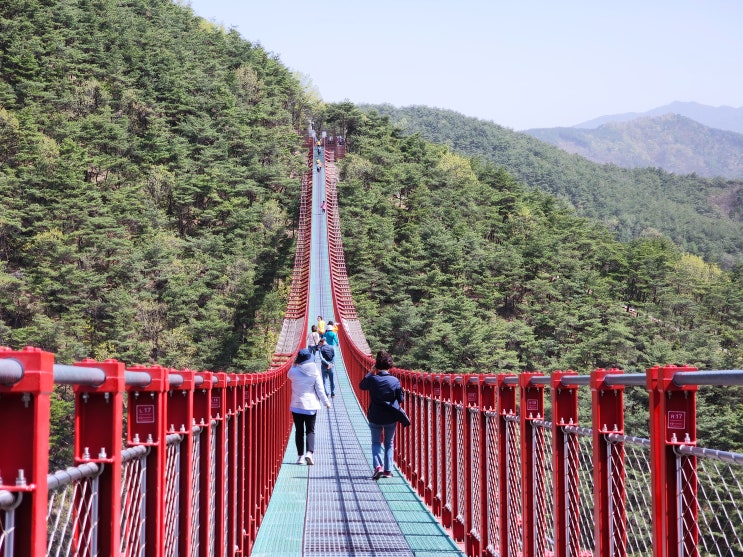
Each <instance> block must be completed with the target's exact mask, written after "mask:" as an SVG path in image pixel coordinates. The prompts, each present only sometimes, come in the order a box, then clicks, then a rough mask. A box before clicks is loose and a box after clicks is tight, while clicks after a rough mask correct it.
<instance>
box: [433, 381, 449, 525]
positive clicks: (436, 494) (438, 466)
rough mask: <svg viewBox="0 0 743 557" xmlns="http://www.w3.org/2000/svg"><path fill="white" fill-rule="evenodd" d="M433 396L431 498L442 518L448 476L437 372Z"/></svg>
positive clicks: (435, 510)
mask: <svg viewBox="0 0 743 557" xmlns="http://www.w3.org/2000/svg"><path fill="white" fill-rule="evenodd" d="M431 398H432V399H433V408H434V410H433V416H432V418H431V429H432V434H431V455H432V458H433V474H432V476H433V477H432V479H431V481H432V483H433V493H432V498H431V509H432V510H433V514H434V515H435V516H437V517H438V518H441V507H442V503H441V500H442V497H443V494H442V488H441V486H442V482H443V480H444V478H445V477H446V473H445V472H444V471H443V470H442V468H443V467H442V461H443V458H444V457H443V454H444V451H443V447H444V441H443V429H444V428H443V424H444V421H443V408H444V407H443V403H442V387H441V375H440V374H436V375H434V376H433V381H432V387H431Z"/></svg>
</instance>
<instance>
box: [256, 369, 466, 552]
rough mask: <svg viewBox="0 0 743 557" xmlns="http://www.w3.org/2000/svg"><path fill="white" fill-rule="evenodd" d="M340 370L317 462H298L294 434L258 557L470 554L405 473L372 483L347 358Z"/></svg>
mask: <svg viewBox="0 0 743 557" xmlns="http://www.w3.org/2000/svg"><path fill="white" fill-rule="evenodd" d="M336 366H337V367H338V369H337V371H336V397H335V398H334V399H332V401H333V408H332V409H331V410H326V409H323V410H322V411H321V412H320V413H319V414H318V418H317V424H316V427H315V434H316V438H315V450H316V452H315V465H314V466H305V465H298V464H296V460H297V455H296V448H295V447H294V433H293V432H292V435H291V438H290V440H289V443H288V445H287V451H286V455H285V456H284V462H283V465H282V467H281V471H280V473H279V479H278V482H277V484H276V488H275V490H274V493H273V495H272V497H271V502H270V504H269V507H268V512H267V513H266V516H265V517H264V520H263V523H262V525H261V528H260V530H259V532H258V538H257V540H256V543H255V545H254V547H253V551H252V552H251V555H252V556H254V557H261V556H269V555H286V556H289V555H303V556H312V557H322V556H342V555H353V556H358V557H367V556H385V555H394V556H401V557H402V556H414V557H433V556H435V555H438V556H463V553H462V551H461V549H460V548H459V547H458V546H457V544H456V543H455V542H454V541H453V540H452V539H451V538H450V537H449V535H448V534H447V533H446V531H445V530H444V528H443V527H442V526H441V525H440V524H439V523H438V522H437V521H436V519H435V518H434V517H433V515H432V514H431V513H430V512H429V510H428V508H427V507H426V506H425V505H424V504H423V502H422V501H421V500H420V498H419V497H418V495H417V494H416V493H415V492H414V491H413V489H412V488H411V486H410V485H409V484H408V483H407V481H406V480H405V479H404V478H403V477H402V476H400V474H399V472H398V471H397V470H395V471H394V476H393V477H392V478H382V479H380V480H378V481H374V480H372V479H371V478H370V477H371V473H372V468H371V438H370V436H369V427H368V425H367V422H366V418H365V415H364V412H363V411H362V409H361V408H360V407H359V404H358V402H357V400H356V397H355V396H354V394H353V391H352V389H351V386H350V384H349V381H348V376H347V375H346V371H345V367H344V366H343V362H342V359H341V357H340V354H339V355H338V356H337V357H336ZM287 411H288V410H287Z"/></svg>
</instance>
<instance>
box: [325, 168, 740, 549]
mask: <svg viewBox="0 0 743 557" xmlns="http://www.w3.org/2000/svg"><path fill="white" fill-rule="evenodd" d="M334 186H335V182H332V183H329V184H327V187H328V195H327V199H328V239H329V247H330V264H331V281H332V286H333V300H334V303H335V311H336V316H338V317H339V320H340V322H341V327H342V334H341V335H340V342H341V347H342V350H343V357H344V363H345V366H346V369H347V370H348V373H349V376H350V380H351V384H352V386H353V387H354V389H355V392H356V396H357V397H358V398H359V401H360V402H361V404H362V406H363V407H366V405H367V404H368V402H369V401H368V392H367V391H361V390H359V389H358V384H359V381H360V380H361V378H362V377H363V376H364V374H366V373H367V371H368V370H369V369H371V367H372V365H373V363H374V360H373V357H372V351H371V350H370V348H369V345H368V343H367V341H366V339H365V337H364V335H363V332H362V331H361V327H360V324H359V320H358V316H357V314H356V310H355V307H354V305H353V299H352V297H351V292H350V286H349V283H348V277H347V274H346V267H345V259H344V256H343V246H342V242H341V238H340V219H339V217H338V206H337V198H336V195H335V188H334ZM393 373H395V374H396V375H397V376H398V377H399V378H400V380H401V382H402V385H403V388H404V390H405V396H406V402H405V404H404V406H405V408H406V410H407V412H408V414H409V416H410V418H411V421H412V426H411V427H409V428H399V429H398V433H397V435H398V437H397V438H396V439H397V440H396V446H395V454H396V463H397V465H398V467H399V468H400V470H401V472H402V473H403V474H404V475H405V477H406V478H407V479H408V481H409V482H410V483H411V485H412V486H413V488H414V489H416V491H417V492H418V494H419V495H420V497H421V498H422V500H423V501H424V502H425V503H426V505H428V507H429V508H430V509H431V511H432V512H433V514H434V515H435V516H436V517H437V518H438V519H439V521H440V522H441V523H442V525H443V526H445V527H446V528H448V529H449V530H450V531H451V533H452V535H453V537H454V538H455V539H456V540H457V541H459V542H462V543H463V545H464V547H465V551H466V553H467V555H468V556H491V557H495V556H502V557H506V556H521V555H530V556H531V555H535V556H552V555H559V556H576V557H588V556H591V555H593V556H601V557H603V556H625V555H657V556H664V557H665V556H682V555H684V556H687V555H731V556H732V555H741V554H743V511H742V510H741V509H743V503H741V502H743V487H742V486H743V454H739V453H732V452H725V451H719V450H710V449H703V448H700V447H697V431H696V416H697V411H698V409H697V401H696V393H697V388H698V386H699V385H735V386H740V385H743V371H741V370H727V371H708V372H705V371H702V372H700V371H698V370H696V368H691V367H676V366H659V367H653V368H650V369H648V370H647V372H646V373H645V374H625V373H624V372H623V371H622V370H619V369H610V370H604V369H597V370H594V371H592V372H591V373H590V375H584V376H581V375H578V374H577V373H575V372H573V371H554V372H552V373H551V374H549V375H545V374H543V373H521V374H519V375H509V374H496V373H493V374H477V375H457V374H437V373H422V372H415V371H408V370H402V369H395V370H393ZM581 387H582V388H586V389H590V400H591V404H590V415H589V416H579V413H578V408H579V405H578V397H579V392H580V388H581ZM626 388H643V389H645V390H646V391H647V393H648V395H649V405H648V408H647V409H646V412H647V415H648V425H649V428H648V429H649V431H650V437H649V438H641V437H637V436H631V435H627V433H626V432H625V424H624V413H625V412H626V411H627V409H626V406H625V404H624V392H625V389H626ZM586 397H587V396H586ZM547 415H550V419H547ZM579 418H580V419H579ZM582 423H585V426H584V427H581V425H580V424H582Z"/></svg>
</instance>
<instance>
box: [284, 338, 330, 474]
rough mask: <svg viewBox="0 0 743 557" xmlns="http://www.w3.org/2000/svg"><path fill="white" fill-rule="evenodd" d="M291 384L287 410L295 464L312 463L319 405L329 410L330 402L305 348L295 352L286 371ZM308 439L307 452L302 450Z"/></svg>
mask: <svg viewBox="0 0 743 557" xmlns="http://www.w3.org/2000/svg"><path fill="white" fill-rule="evenodd" d="M289 379H290V380H291V382H292V401H291V404H290V406H289V409H290V410H291V412H292V416H293V417H294V429H295V430H296V431H295V437H294V439H295V441H296V443H297V454H298V455H299V458H297V464H302V463H303V462H306V463H307V464H314V463H315V461H314V452H315V418H316V417H317V411H318V410H320V408H321V404H324V405H325V406H326V407H327V408H330V400H329V399H328V396H327V395H326V394H325V387H324V386H323V384H322V378H321V376H320V370H319V369H317V364H316V363H315V362H314V360H313V359H312V354H311V353H310V351H309V350H307V349H306V348H303V349H302V350H300V351H299V352H298V353H297V359H296V360H294V365H293V366H292V367H291V369H290V370H289ZM305 436H306V438H307V452H304V449H305Z"/></svg>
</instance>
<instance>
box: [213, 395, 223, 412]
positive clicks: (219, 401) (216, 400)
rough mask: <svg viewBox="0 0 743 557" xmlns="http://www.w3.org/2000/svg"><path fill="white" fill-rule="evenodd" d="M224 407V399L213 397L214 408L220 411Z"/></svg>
mask: <svg viewBox="0 0 743 557" xmlns="http://www.w3.org/2000/svg"><path fill="white" fill-rule="evenodd" d="M221 406H222V397H221V396H219V395H217V396H213V397H212V408H216V409H219V408H221Z"/></svg>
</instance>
